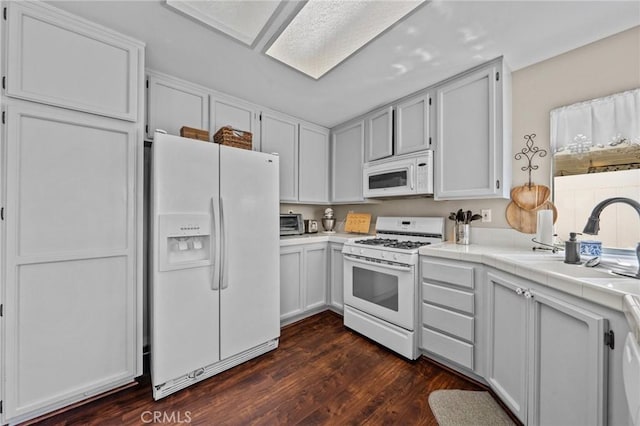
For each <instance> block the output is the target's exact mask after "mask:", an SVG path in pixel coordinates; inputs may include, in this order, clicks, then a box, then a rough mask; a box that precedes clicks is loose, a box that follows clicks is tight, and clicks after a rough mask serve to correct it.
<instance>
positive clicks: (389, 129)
mask: <svg viewBox="0 0 640 426" xmlns="http://www.w3.org/2000/svg"><path fill="white" fill-rule="evenodd" d="M365 135H366V136H365V141H366V145H367V149H366V153H367V161H374V160H379V159H381V158H385V157H389V156H391V155H393V107H385V108H382V109H379V110H377V111H374V112H372V113H371V114H369V115H368V116H367V117H366V118H365Z"/></svg>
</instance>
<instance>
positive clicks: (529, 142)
mask: <svg viewBox="0 0 640 426" xmlns="http://www.w3.org/2000/svg"><path fill="white" fill-rule="evenodd" d="M535 137H536V134H535V133H531V134H530V135H524V140H525V145H526V146H525V147H524V148H522V150H521V151H520V152H518V153H517V154H516V155H514V158H515V159H516V160H521V159H522V158H523V157H526V159H527V165H526V166H522V167H521V168H520V170H522V171H523V172H526V171H528V172H529V183H528V186H529V188H531V185H532V184H533V183H532V182H531V171H532V170H538V165H537V164H532V163H531V161H532V160H533V158H534V157H535V156H536V155H537V156H539V157H545V156H546V155H547V150H546V149H540V148H538V147H537V146H534V145H533V139H534V138H535Z"/></svg>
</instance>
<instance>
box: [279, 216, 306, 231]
mask: <svg viewBox="0 0 640 426" xmlns="http://www.w3.org/2000/svg"><path fill="white" fill-rule="evenodd" d="M298 234H304V222H303V220H302V214H300V213H280V235H298Z"/></svg>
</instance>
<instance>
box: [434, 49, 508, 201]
mask: <svg viewBox="0 0 640 426" xmlns="http://www.w3.org/2000/svg"><path fill="white" fill-rule="evenodd" d="M436 99H437V101H436V102H437V105H436V123H435V126H436V146H435V154H436V155H435V165H434V169H435V199H437V200H456V199H471V198H508V197H509V189H510V186H511V162H510V160H511V128H510V123H511V120H510V117H509V114H510V110H511V108H510V75H509V72H508V70H507V69H506V67H505V66H504V64H503V62H502V59H498V60H496V61H493V62H490V63H489V64H486V65H483V66H482V67H479V68H476V69H474V70H471V71H469V72H467V73H464V74H461V75H460V76H456V77H454V78H452V79H450V80H448V81H446V82H444V83H443V84H441V85H439V86H438V87H437V88H436ZM461 171H464V173H461Z"/></svg>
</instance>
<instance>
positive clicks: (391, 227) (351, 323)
mask: <svg viewBox="0 0 640 426" xmlns="http://www.w3.org/2000/svg"><path fill="white" fill-rule="evenodd" d="M442 241H444V218H441V217H379V218H378V219H377V221H376V236H375V237H373V236H372V237H368V238H352V239H349V240H348V241H347V242H346V243H345V244H344V248H343V249H342V253H343V255H344V324H345V325H346V326H347V327H349V328H351V329H353V330H355V331H358V332H359V333H362V334H363V335H365V336H367V337H369V338H370V339H372V340H375V341H376V342H378V343H380V344H382V345H384V346H386V347H388V348H389V349H392V350H393V351H395V352H397V353H399V354H401V355H403V356H405V357H407V358H409V359H416V358H417V357H418V350H417V334H416V333H415V329H416V324H417V312H418V300H417V294H418V249H419V248H420V247H421V246H424V245H428V244H432V243H439V242H442Z"/></svg>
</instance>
